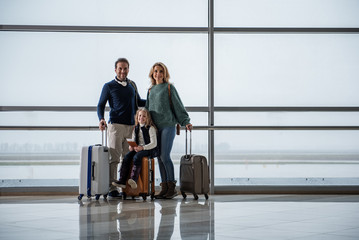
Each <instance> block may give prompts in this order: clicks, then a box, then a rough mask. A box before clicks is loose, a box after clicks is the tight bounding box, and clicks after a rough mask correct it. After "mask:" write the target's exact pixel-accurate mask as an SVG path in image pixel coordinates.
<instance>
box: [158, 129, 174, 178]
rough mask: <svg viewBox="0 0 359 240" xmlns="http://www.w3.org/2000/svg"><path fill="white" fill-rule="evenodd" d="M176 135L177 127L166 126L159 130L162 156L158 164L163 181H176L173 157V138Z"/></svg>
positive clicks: (159, 144)
mask: <svg viewBox="0 0 359 240" xmlns="http://www.w3.org/2000/svg"><path fill="white" fill-rule="evenodd" d="M175 136H176V129H175V127H166V128H163V129H160V130H159V131H158V146H159V147H160V156H159V157H158V165H159V169H160V174H161V181H162V182H174V181H175V173H174V168H173V162H172V159H171V156H170V155H171V150H172V146H173V140H174V139H175Z"/></svg>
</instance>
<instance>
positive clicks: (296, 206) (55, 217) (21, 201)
mask: <svg viewBox="0 0 359 240" xmlns="http://www.w3.org/2000/svg"><path fill="white" fill-rule="evenodd" d="M0 212H1V220H0V223H1V224H0V232H1V236H0V239H29V240H31V239H56V240H65V239H233V240H234V239H239V240H241V239H242V240H262V239H266V240H271V239H273V240H276V239H293V240H302V239H303V240H320V239H323V240H324V239H325V240H356V239H358V236H359V195H344V194H341V195H328V194H327V195H319V194H315V195H306V194H301V195H295V194H291V195H287V194H281V195H273V194H234V195H209V199H208V200H205V198H204V196H203V195H199V199H198V200H194V198H193V196H191V195H189V196H187V198H186V199H183V198H182V196H177V197H176V198H174V199H172V200H163V199H162V200H159V199H158V200H153V201H151V200H150V199H147V200H146V201H144V200H143V199H142V198H140V199H126V200H122V199H110V198H108V199H107V200H104V199H103V198H102V197H101V198H100V199H99V200H98V201H96V200H95V199H87V198H84V199H82V200H81V201H78V199H77V196H61V195H58V196H1V197H0Z"/></svg>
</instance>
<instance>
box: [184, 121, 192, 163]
mask: <svg viewBox="0 0 359 240" xmlns="http://www.w3.org/2000/svg"><path fill="white" fill-rule="evenodd" d="M187 131H188V130H187V128H186V155H185V156H186V158H187V159H189V158H190V156H191V155H192V131H189V155H188V151H187V148H188V147H187V145H188V139H187Z"/></svg>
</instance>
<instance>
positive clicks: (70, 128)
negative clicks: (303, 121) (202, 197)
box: [0, 126, 359, 131]
mask: <svg viewBox="0 0 359 240" xmlns="http://www.w3.org/2000/svg"><path fill="white" fill-rule="evenodd" d="M182 129H184V127H182ZM193 129H194V130H227V131H228V130H252V131H253V130H261V131H262V130H266V131H267V130H292V131H303V130H306V131H316V130H321V131H323V130H330V131H332V130H341V131H347V130H359V126H193ZM0 130H10V131H14V130H22V131H27V130H36V131H40V130H46V131H97V130H99V129H98V126H0Z"/></svg>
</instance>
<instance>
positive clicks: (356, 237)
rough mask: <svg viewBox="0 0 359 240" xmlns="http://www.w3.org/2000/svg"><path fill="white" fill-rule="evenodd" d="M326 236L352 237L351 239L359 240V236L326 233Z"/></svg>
mask: <svg viewBox="0 0 359 240" xmlns="http://www.w3.org/2000/svg"><path fill="white" fill-rule="evenodd" d="M324 235H330V236H341V237H350V238H355V239H358V235H347V234H334V233H324Z"/></svg>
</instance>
